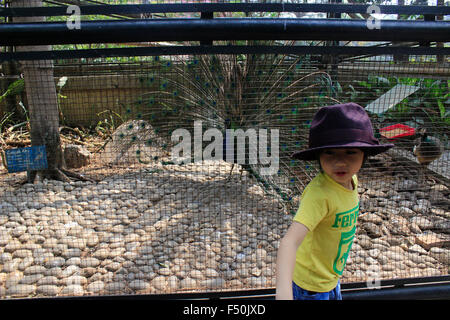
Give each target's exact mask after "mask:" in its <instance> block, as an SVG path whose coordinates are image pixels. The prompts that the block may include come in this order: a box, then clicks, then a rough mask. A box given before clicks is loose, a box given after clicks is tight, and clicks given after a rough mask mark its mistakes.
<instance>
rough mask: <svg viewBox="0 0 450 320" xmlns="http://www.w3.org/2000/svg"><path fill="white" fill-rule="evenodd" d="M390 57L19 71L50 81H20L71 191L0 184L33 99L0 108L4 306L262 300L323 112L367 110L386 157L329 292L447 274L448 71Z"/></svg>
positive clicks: (168, 61) (148, 60)
mask: <svg viewBox="0 0 450 320" xmlns="http://www.w3.org/2000/svg"><path fill="white" fill-rule="evenodd" d="M392 59H393V58H392V57H391V56H374V57H364V58H354V57H353V58H351V59H350V58H348V59H347V60H344V61H343V62H341V63H339V64H336V65H333V66H332V67H330V66H329V65H326V64H323V62H322V60H323V56H313V55H287V54H240V55H183V56H149V57H126V58H101V59H92V61H83V62H82V63H81V61H79V60H71V61H55V63H54V65H53V64H52V63H48V62H46V63H42V62H39V61H28V62H26V63H25V64H24V66H23V68H25V69H24V70H25V72H26V71H27V70H37V69H47V70H51V71H53V73H54V76H53V77H52V76H51V72H49V73H40V75H41V76H40V77H39V76H38V77H37V78H35V79H33V78H32V76H30V73H29V75H28V76H27V75H25V81H29V82H30V84H29V87H34V88H35V90H36V91H35V93H33V94H32V95H33V96H34V97H33V99H35V100H36V101H37V102H34V103H35V104H36V103H40V105H42V107H41V108H42V110H43V111H42V113H44V114H41V115H40V116H41V117H47V118H45V119H47V120H46V121H50V120H53V121H59V124H60V125H59V135H60V142H61V145H62V150H63V155H64V157H65V158H64V160H65V164H66V166H65V167H62V168H63V169H64V171H61V172H62V173H67V175H65V176H66V177H68V178H69V177H70V179H67V180H65V181H58V180H55V179H48V178H46V177H39V175H38V176H37V177H36V178H35V179H36V180H35V181H28V182H27V173H26V172H18V173H11V172H8V169H9V170H10V171H11V169H12V167H13V166H14V165H15V164H17V163H16V162H18V161H20V157H18V158H12V157H10V158H8V157H7V154H8V151H9V152H11V151H12V150H17V149H21V150H23V149H22V148H24V147H28V146H31V138H32V137H33V132H32V131H30V130H29V129H30V128H29V122H28V121H27V120H28V119H33V118H32V117H33V114H32V113H31V112H30V110H29V108H28V106H29V104H30V103H31V102H30V98H31V95H30V94H29V93H28V94H25V93H24V92H23V91H21V92H18V93H16V94H14V95H12V94H11V95H9V96H8V98H9V101H8V102H3V105H2V111H3V113H2V117H3V118H2V119H3V120H2V148H3V149H4V150H5V153H4V161H3V162H4V164H3V167H2V168H1V172H0V174H1V179H0V180H1V185H2V188H1V189H2V191H1V194H0V197H1V214H0V231H1V233H0V235H1V238H0V240H1V247H0V248H1V252H0V258H1V260H0V265H1V267H2V268H1V271H0V276H1V277H0V294H1V296H2V298H7V297H16V296H28V297H36V296H60V295H110V294H143V293H151V294H162V293H178V292H188V291H189V292H192V291H220V290H242V289H250V288H270V287H274V285H275V260H276V253H277V248H278V245H279V240H280V238H281V237H282V236H283V235H284V233H285V232H286V230H287V228H288V226H289V225H290V223H291V220H292V217H293V214H294V213H295V211H296V209H297V208H298V205H299V200H300V195H301V193H302V191H303V190H304V188H305V186H306V184H307V183H308V182H309V181H310V180H311V178H312V177H314V176H315V175H316V173H317V172H318V170H319V168H318V165H317V163H315V162H307V163H303V162H300V161H296V160H293V159H292V158H291V154H292V153H293V152H294V151H296V150H301V149H304V148H306V147H307V141H308V130H309V126H310V122H311V119H312V116H313V114H314V113H315V112H316V111H317V110H318V109H319V108H320V107H322V106H325V105H331V104H336V103H344V102H348V101H352V102H356V103H359V104H361V105H362V106H364V107H365V108H366V110H367V112H368V114H369V115H370V117H371V120H372V122H373V125H374V128H375V129H376V134H377V137H378V138H379V139H380V140H381V141H385V142H386V141H391V142H393V143H394V144H395V148H393V149H392V151H390V152H389V153H386V154H382V155H379V156H376V157H373V158H369V159H368V160H367V161H366V163H365V164H364V167H363V169H362V170H361V172H360V174H359V176H358V178H359V181H360V185H359V187H358V193H359V195H360V213H359V218H358V227H357V232H356V237H355V241H354V244H353V246H352V249H351V251H350V252H349V253H348V261H347V265H346V268H345V271H344V272H343V278H342V282H343V283H348V282H356V281H367V283H368V285H369V284H370V283H375V282H376V281H378V280H381V279H397V278H409V277H428V276H436V275H447V274H448V267H449V260H448V259H449V256H450V255H449V249H448V244H449V233H448V232H449V230H450V228H449V223H450V221H449V204H448V198H449V197H448V195H449V191H448V187H449V184H448V179H449V177H448V175H449V170H448V161H449V158H448V128H449V127H448V112H447V110H448V74H449V71H450V70H449V68H448V65H447V64H445V63H444V64H443V63H437V62H436V57H434V56H411V57H409V58H408V62H405V61H404V62H403V63H393V62H392ZM42 74H44V75H46V76H42ZM16 81H23V80H22V79H19V80H16ZM32 81H34V82H32ZM31 83H33V84H31ZM52 86H54V88H55V89H56V90H55V92H56V93H57V94H56V96H53V97H50V98H49V96H48V95H46V94H45V91H46V90H48V88H52ZM29 87H27V88H29ZM50 96H51V95H50ZM52 99H54V102H53V105H56V106H57V109H56V110H53V111H49V110H48V109H46V108H48V106H49V104H50V103H52V102H51V101H52ZM49 101H50V102H49ZM35 108H39V107H35ZM45 111H46V112H45ZM52 115H53V116H55V117H56V118H54V119H51V116H52ZM34 116H35V117H36V115H34ZM13 117H16V118H13ZM12 119H14V121H13V120H12ZM23 120H24V121H23ZM44 139H45V137H44ZM19 147H20V148H19ZM47 152H49V151H48V150H47ZM227 156H228V157H227ZM14 161H16V162H14ZM49 167H50V164H49ZM69 173H70V174H72V173H77V175H69ZM29 176H30V173H28V178H29ZM60 180H64V179H60ZM31 182H34V183H31Z"/></svg>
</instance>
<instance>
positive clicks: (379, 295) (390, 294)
mask: <svg viewBox="0 0 450 320" xmlns="http://www.w3.org/2000/svg"><path fill="white" fill-rule="evenodd" d="M341 292H342V299H343V300H380V299H382V300H414V299H416V300H418V299H428V300H433V299H439V300H445V299H450V283H434V284H422V285H417V286H407V287H393V288H392V287H391V288H381V289H367V288H365V289H362V290H359V291H358V290H353V291H349V290H346V289H343V288H342V289H341ZM227 299H251V300H274V299H275V289H274V288H270V289H255V290H235V291H215V292H207V291H205V292H192V293H189V292H187V293H172V294H161V295H156V294H149V295H148V294H142V295H139V294H138V295H135V294H133V295H115V296H110V295H102V296H81V297H53V298H52V297H45V298H33V300H47V301H48V300H55V301H64V300H71V301H74V300H133V301H136V300H165V301H167V300H213V301H216V300H217V301H218V300H227ZM26 300H28V299H26Z"/></svg>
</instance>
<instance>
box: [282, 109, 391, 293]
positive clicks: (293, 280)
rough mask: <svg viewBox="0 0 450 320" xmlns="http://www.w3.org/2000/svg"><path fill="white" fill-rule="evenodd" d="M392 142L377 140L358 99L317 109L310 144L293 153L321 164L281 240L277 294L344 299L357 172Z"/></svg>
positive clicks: (356, 200) (356, 204)
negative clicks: (341, 281) (342, 287)
mask: <svg viewBox="0 0 450 320" xmlns="http://www.w3.org/2000/svg"><path fill="white" fill-rule="evenodd" d="M391 147H393V145H392V144H385V145H380V144H379V142H378V140H377V139H375V137H374V135H373V128H372V124H371V122H370V119H369V117H368V115H367V113H366V112H365V110H364V109H363V108H362V107H361V106H359V105H357V104H355V103H347V104H339V105H333V106H327V107H323V108H321V109H319V111H318V112H317V113H316V114H315V115H314V118H313V121H312V123H311V128H310V132H309V148H308V149H307V150H304V151H300V152H296V153H294V154H293V157H294V158H297V159H301V160H318V161H319V163H320V166H321V169H322V170H321V172H320V173H319V174H318V175H317V176H316V177H315V178H314V179H313V180H312V181H311V182H310V183H309V184H308V186H307V187H306V188H305V190H304V191H303V194H302V197H301V202H300V206H299V209H298V211H297V213H296V215H295V217H294V221H293V223H292V225H291V226H290V227H289V229H288V230H287V232H286V235H285V236H284V237H283V239H281V241H280V247H279V249H278V257H277V289H276V299H282V300H286V299H288V300H290V299H297V300H341V299H342V297H341V293H340V285H339V278H340V276H341V275H342V272H343V271H344V267H345V263H346V260H347V256H348V254H349V252H350V249H351V245H352V242H353V238H354V235H355V230H356V220H357V217H358V213H359V197H358V180H357V177H356V173H357V172H358V171H359V169H360V168H361V166H362V164H363V162H364V160H365V158H366V157H367V156H371V155H376V154H378V153H381V152H384V151H386V150H388V149H389V148H391Z"/></svg>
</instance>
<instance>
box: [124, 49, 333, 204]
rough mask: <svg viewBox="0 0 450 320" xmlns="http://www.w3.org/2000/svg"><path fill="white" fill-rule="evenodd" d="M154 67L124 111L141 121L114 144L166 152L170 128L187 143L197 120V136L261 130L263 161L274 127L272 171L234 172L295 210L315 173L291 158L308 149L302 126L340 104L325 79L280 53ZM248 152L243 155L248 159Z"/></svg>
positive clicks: (299, 59)
mask: <svg viewBox="0 0 450 320" xmlns="http://www.w3.org/2000/svg"><path fill="white" fill-rule="evenodd" d="M154 65H155V68H154V72H152V73H149V74H148V75H147V76H146V77H144V78H143V79H142V82H144V83H145V84H146V85H147V86H148V87H149V88H150V89H149V91H148V92H147V93H145V94H143V95H142V96H141V97H140V98H139V99H138V101H136V103H135V104H134V105H132V106H130V107H129V109H128V113H129V115H130V117H131V118H134V119H137V120H140V121H141V122H139V121H137V122H136V121H134V122H131V125H129V126H128V127H127V129H126V130H125V131H124V132H122V133H121V135H120V137H121V139H123V140H124V141H128V142H129V143H141V144H146V145H154V144H157V145H158V146H159V147H160V148H163V149H166V150H170V148H171V147H172V146H173V145H174V143H173V142H172V141H171V136H172V133H173V132H174V131H175V130H176V129H186V130H188V131H189V132H190V133H191V134H192V137H193V136H194V135H193V132H194V122H195V121H202V129H203V132H204V131H205V130H207V129H210V128H216V129H218V130H220V132H222V133H223V137H226V134H225V131H226V130H227V129H242V130H243V131H246V130H248V129H255V130H256V132H259V129H267V131H268V132H269V134H268V137H267V140H268V148H267V154H268V155H270V153H271V148H270V146H271V144H270V132H273V131H272V130H274V129H276V130H278V132H279V169H278V170H277V172H276V173H275V174H271V175H262V174H261V168H263V167H264V166H265V165H264V164H261V163H259V162H258V163H257V164H250V163H249V162H248V161H247V162H246V163H242V164H241V167H242V169H244V170H246V171H248V172H249V174H250V175H251V176H253V177H254V178H255V179H256V180H257V181H258V182H259V183H260V184H262V185H263V187H264V188H265V190H266V191H267V192H268V193H271V194H274V195H275V196H279V197H281V198H282V199H283V200H284V202H285V203H286V206H287V208H289V210H293V209H294V208H296V205H297V204H293V205H292V206H291V205H290V204H292V202H293V199H294V198H295V197H296V196H298V195H299V194H300V193H301V192H302V190H303V189H304V187H305V185H306V184H307V183H308V182H309V180H310V179H311V177H312V176H313V175H314V174H315V170H316V169H315V166H314V165H313V164H310V163H306V164H305V163H303V162H297V160H293V159H291V155H292V153H293V152H294V151H296V150H299V149H302V148H303V147H305V145H306V144H307V141H308V130H309V122H310V120H311V118H312V116H313V114H314V113H315V112H316V110H317V109H318V108H319V107H320V106H323V105H329V104H334V103H339V101H337V100H335V99H334V98H333V92H332V91H333V86H332V81H331V79H330V77H329V75H328V74H327V73H326V72H324V71H320V70H318V69H315V68H313V67H312V64H311V62H310V60H309V57H308V56H292V55H282V54H278V55H276V54H258V55H253V54H246V55H200V56H192V57H189V58H188V57H187V56H182V57H179V58H178V59H177V60H175V59H173V58H172V59H163V58H160V57H155V58H154ZM142 120H145V121H142ZM139 123H140V124H139ZM133 124H134V125H133ZM147 124H150V125H147ZM130 127H131V128H130ZM136 127H139V128H136ZM142 131H145V132H146V134H142ZM209 143H210V142H204V145H203V147H205V146H206V145H207V144H209ZM225 144H226V143H225ZM225 144H224V149H225V148H226V146H225ZM251 147H252V146H250V147H247V148H246V149H245V153H246V156H247V158H248V153H249V152H251V150H250V149H249V148H251ZM142 152H143V151H142V150H137V152H136V155H137V157H138V158H139V159H143V155H142ZM223 153H224V154H225V150H223ZM147 158H152V157H147ZM142 161H143V160H142ZM232 162H236V161H232Z"/></svg>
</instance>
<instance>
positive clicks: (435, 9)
mask: <svg viewBox="0 0 450 320" xmlns="http://www.w3.org/2000/svg"><path fill="white" fill-rule="evenodd" d="M369 7H370V4H292V3H190V4H142V5H84V6H80V9H81V14H82V15H95V14H140V13H165V12H167V13H181V12H185V13H187V12H321V13H367V9H368V8H369ZM378 7H379V8H380V13H382V14H408V15H412V14H417V15H424V14H426V15H449V14H450V6H416V5H414V6H411V5H407V6H399V5H379V6H378ZM67 8H68V6H58V7H32V8H0V17H1V16H2V17H32V16H64V15H70V14H71V13H68V12H67Z"/></svg>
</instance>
